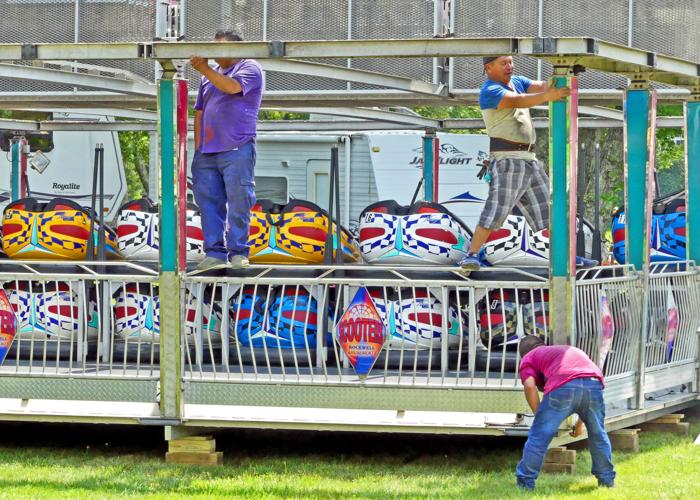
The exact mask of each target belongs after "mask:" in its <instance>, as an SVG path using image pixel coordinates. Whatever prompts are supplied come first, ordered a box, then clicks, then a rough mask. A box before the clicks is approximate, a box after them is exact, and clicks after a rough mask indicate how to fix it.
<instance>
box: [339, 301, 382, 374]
mask: <svg viewBox="0 0 700 500" xmlns="http://www.w3.org/2000/svg"><path fill="white" fill-rule="evenodd" d="M336 338H337V340H338V344H339V345H340V347H341V348H342V349H343V352H345V354H346V355H347V357H348V359H349V360H350V364H351V365H352V367H353V368H354V369H355V373H357V375H358V377H360V379H365V378H367V375H368V374H369V372H370V370H371V369H372V366H373V365H374V363H375V361H377V358H378V357H379V353H380V352H381V351H382V348H383V347H384V344H385V343H386V326H385V325H384V322H383V321H382V319H381V317H380V316H379V313H378V312H377V309H376V307H374V302H373V301H372V297H370V295H369V293H368V292H367V289H366V288H365V287H362V288H360V289H359V290H358V291H357V293H356V294H355V297H354V298H353V299H352V302H351V303H350V305H349V306H348V308H347V309H346V310H345V312H344V313H343V316H342V317H341V318H340V321H339V322H338V324H337V326H336Z"/></svg>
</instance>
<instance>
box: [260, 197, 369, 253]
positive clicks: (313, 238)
mask: <svg viewBox="0 0 700 500" xmlns="http://www.w3.org/2000/svg"><path fill="white" fill-rule="evenodd" d="M334 229H335V224H334ZM340 231H341V232H340V234H341V238H340V239H341V241H340V251H341V252H342V255H343V260H344V261H345V262H358V261H359V260H360V254H359V251H358V249H357V243H356V242H355V240H354V238H353V237H352V235H351V234H350V233H349V232H348V231H347V230H346V229H345V228H343V227H342V226H341V228H340ZM327 234H328V213H327V212H326V211H325V210H323V209H322V208H321V207H319V206H318V205H315V204H314V203H311V202H309V201H304V200H292V201H290V202H289V203H287V204H286V205H279V204H276V203H273V202H271V201H270V200H258V202H257V203H256V204H255V205H254V206H253V209H252V213H251V220H250V238H249V244H250V261H251V263H253V264H322V263H323V259H324V255H325V245H326V236H327ZM334 239H335V238H334ZM338 247H339V245H338V242H337V241H334V242H333V250H334V252H337V251H338V250H339V248H338Z"/></svg>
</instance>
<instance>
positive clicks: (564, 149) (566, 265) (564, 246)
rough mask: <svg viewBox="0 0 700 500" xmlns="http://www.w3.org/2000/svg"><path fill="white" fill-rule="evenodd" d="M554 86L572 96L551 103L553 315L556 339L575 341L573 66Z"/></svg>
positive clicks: (575, 129) (560, 72) (560, 71)
mask: <svg viewBox="0 0 700 500" xmlns="http://www.w3.org/2000/svg"><path fill="white" fill-rule="evenodd" d="M550 85H551V86H556V87H569V88H570V89H571V96H570V97H569V98H567V99H566V100H564V101H556V102H551V103H550V104H549V120H550V134H549V175H550V192H551V204H550V214H549V220H550V223H549V227H550V229H551V228H556V229H555V230H550V232H549V276H550V299H549V300H550V311H552V315H551V316H550V321H551V332H552V337H553V338H552V340H553V343H555V344H569V343H571V342H572V341H573V340H574V325H575V316H574V314H575V309H574V308H575V301H574V300H573V298H574V285H575V274H576V261H575V257H576V169H577V165H578V160H577V156H578V122H577V118H578V81H577V78H576V77H575V76H572V74H571V72H570V71H569V68H567V67H560V68H555V76H554V77H553V78H552V81H551V82H550Z"/></svg>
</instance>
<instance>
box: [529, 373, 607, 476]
mask: <svg viewBox="0 0 700 500" xmlns="http://www.w3.org/2000/svg"><path fill="white" fill-rule="evenodd" d="M574 413H577V414H578V416H579V417H580V418H581V420H583V423H584V424H586V430H587V431H588V449H589V450H590V451H591V460H592V462H593V467H592V468H591V472H592V473H593V475H594V476H595V477H597V478H598V482H599V484H602V485H606V486H612V484H613V482H614V480H615V469H614V468H613V464H612V449H611V448H610V440H609V439H608V434H607V433H606V432H605V403H604V402H603V385H602V384H601V383H600V381H599V380H596V379H591V378H580V379H575V380H572V381H571V382H568V383H566V384H564V385H562V386H561V387H558V388H557V389H554V390H553V391H552V392H550V393H549V394H547V395H545V397H544V398H543V399H542V402H541V403H540V406H539V408H538V409H537V413H536V414H535V421H534V422H533V423H532V428H531V429H530V433H529V434H528V437H527V442H526V443H525V449H524V450H523V458H522V460H520V463H519V464H518V466H517V467H516V468H515V476H516V477H517V480H518V485H519V486H522V487H524V488H529V489H532V488H534V487H535V480H536V479H537V476H538V475H539V473H540V469H541V468H542V462H544V456H545V454H546V453H547V448H548V447H549V443H550V442H551V441H552V439H553V438H554V436H555V435H556V433H557V430H558V429H559V426H560V425H561V423H562V422H563V421H564V419H566V418H567V417H568V416H569V415H572V414H574Z"/></svg>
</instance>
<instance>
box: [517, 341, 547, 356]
mask: <svg viewBox="0 0 700 500" xmlns="http://www.w3.org/2000/svg"><path fill="white" fill-rule="evenodd" d="M543 345H545V344H544V340H542V337H538V336H537V335H528V336H526V337H523V338H522V339H520V343H519V344H518V352H519V353H520V359H522V358H524V357H525V355H526V354H527V353H528V352H530V351H532V350H533V349H536V348H538V347H540V346H543Z"/></svg>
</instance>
